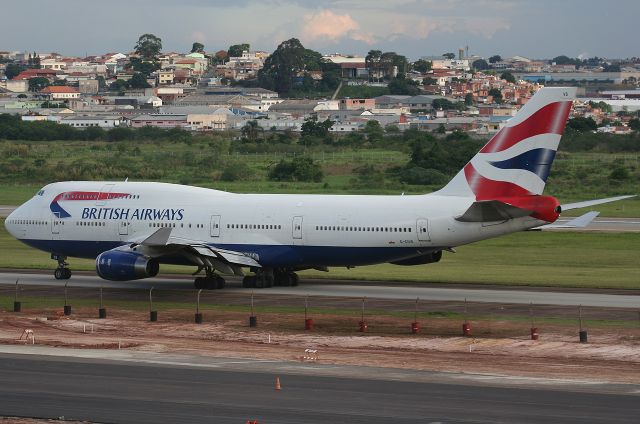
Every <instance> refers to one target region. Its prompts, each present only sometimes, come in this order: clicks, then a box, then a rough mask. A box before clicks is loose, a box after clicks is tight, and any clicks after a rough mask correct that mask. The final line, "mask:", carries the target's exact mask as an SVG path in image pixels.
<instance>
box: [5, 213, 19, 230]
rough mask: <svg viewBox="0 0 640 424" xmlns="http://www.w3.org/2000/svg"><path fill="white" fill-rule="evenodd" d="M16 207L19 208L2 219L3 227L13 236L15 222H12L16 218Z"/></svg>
mask: <svg viewBox="0 0 640 424" xmlns="http://www.w3.org/2000/svg"><path fill="white" fill-rule="evenodd" d="M18 209H20V208H17V209H15V210H13V211H12V212H11V213H10V214H9V216H7V217H6V218H5V220H4V228H5V229H6V230H7V232H8V233H9V234H11V235H12V236H13V237H16V230H15V228H16V224H15V223H14V222H15V221H16V220H17V219H18V218H17V217H18Z"/></svg>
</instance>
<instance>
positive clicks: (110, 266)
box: [96, 250, 160, 281]
mask: <svg viewBox="0 0 640 424" xmlns="http://www.w3.org/2000/svg"><path fill="white" fill-rule="evenodd" d="M159 270H160V265H159V264H158V261H156V260H155V259H153V258H149V257H146V256H144V255H140V254H138V253H134V252H126V251H121V250H109V251H106V252H103V253H101V254H100V255H99V256H98V257H97V258H96V271H97V272H98V275H99V276H100V277H102V278H104V279H105V280H111V281H129V280H140V279H142V278H150V277H155V276H156V275H158V271H159Z"/></svg>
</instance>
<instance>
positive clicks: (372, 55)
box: [364, 50, 382, 76]
mask: <svg viewBox="0 0 640 424" xmlns="http://www.w3.org/2000/svg"><path fill="white" fill-rule="evenodd" d="M380 56H382V50H369V53H367V56H366V57H365V58H364V63H365V66H366V67H367V69H369V75H371V76H373V75H374V72H373V71H376V72H375V74H376V75H377V74H378V72H377V71H379V69H380Z"/></svg>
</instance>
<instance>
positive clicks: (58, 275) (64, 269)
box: [51, 255, 71, 280]
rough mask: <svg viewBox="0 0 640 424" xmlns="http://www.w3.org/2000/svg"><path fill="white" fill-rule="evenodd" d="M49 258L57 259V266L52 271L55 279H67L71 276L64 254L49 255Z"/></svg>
mask: <svg viewBox="0 0 640 424" xmlns="http://www.w3.org/2000/svg"><path fill="white" fill-rule="evenodd" d="M51 259H53V260H56V261H58V267H57V268H56V270H55V271H53V276H54V277H55V279H56V280H68V279H69V278H71V270H70V269H69V264H68V263H67V257H66V256H59V255H51Z"/></svg>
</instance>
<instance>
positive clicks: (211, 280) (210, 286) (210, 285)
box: [204, 277, 218, 290]
mask: <svg viewBox="0 0 640 424" xmlns="http://www.w3.org/2000/svg"><path fill="white" fill-rule="evenodd" d="M204 287H205V288H206V289H207V290H215V289H217V288H218V285H217V282H216V277H207V278H206V279H205V280H204Z"/></svg>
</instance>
